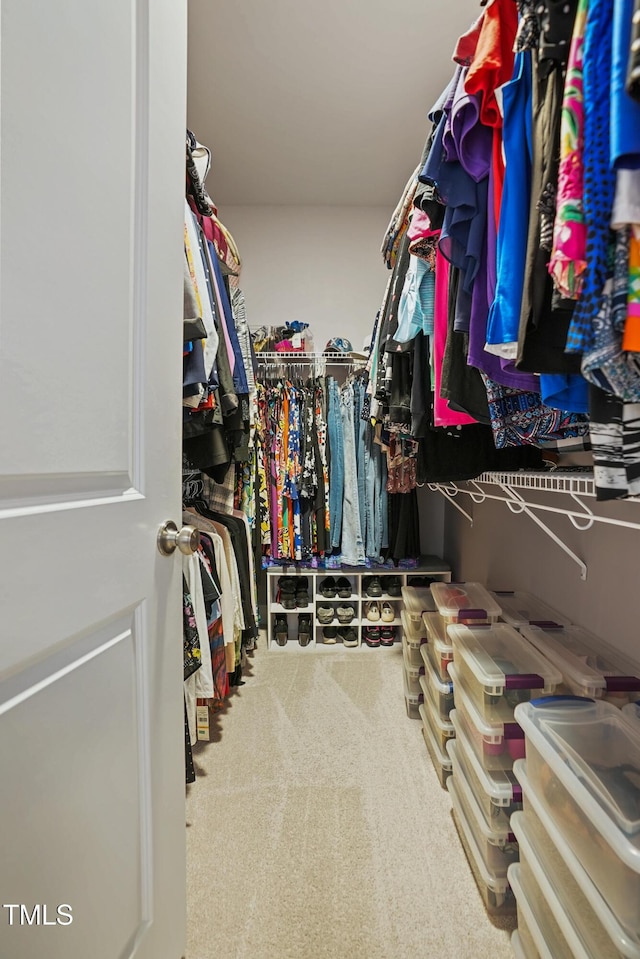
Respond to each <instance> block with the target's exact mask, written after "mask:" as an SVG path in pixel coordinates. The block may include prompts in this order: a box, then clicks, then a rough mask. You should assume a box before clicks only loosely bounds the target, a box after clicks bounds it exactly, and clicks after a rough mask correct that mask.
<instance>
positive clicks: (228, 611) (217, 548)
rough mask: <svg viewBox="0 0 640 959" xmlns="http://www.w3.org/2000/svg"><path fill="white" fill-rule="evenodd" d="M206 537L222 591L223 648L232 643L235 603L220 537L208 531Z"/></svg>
mask: <svg viewBox="0 0 640 959" xmlns="http://www.w3.org/2000/svg"><path fill="white" fill-rule="evenodd" d="M207 536H210V537H211V539H212V541H213V551H214V553H215V557H216V569H217V572H218V579H219V580H220V589H221V590H222V596H221V597H220V607H221V609H222V635H223V637H224V644H225V646H229V645H231V643H233V626H234V619H235V612H234V611H235V602H234V599H233V589H232V587H231V577H230V575H229V567H228V566H227V557H226V554H225V551H224V544H223V542H222V537H221V536H220V535H219V534H218V533H210V532H209V531H208V530H207Z"/></svg>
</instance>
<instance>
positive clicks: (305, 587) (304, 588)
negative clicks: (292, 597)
mask: <svg viewBox="0 0 640 959" xmlns="http://www.w3.org/2000/svg"><path fill="white" fill-rule="evenodd" d="M308 605H309V580H308V579H307V577H306V576H300V577H298V579H297V580H296V606H297V607H298V609H306V608H307V606H308Z"/></svg>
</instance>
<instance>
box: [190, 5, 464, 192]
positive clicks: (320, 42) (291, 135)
mask: <svg viewBox="0 0 640 959" xmlns="http://www.w3.org/2000/svg"><path fill="white" fill-rule="evenodd" d="M479 12H480V7H479V0H313V2H312V0H189V87H188V90H189V95H188V123H189V127H190V128H191V129H192V130H193V131H194V132H195V134H196V135H197V137H198V139H199V140H200V141H201V142H203V143H206V144H207V146H209V147H210V148H211V150H212V152H213V165H212V172H211V173H210V175H209V178H208V180H207V186H208V188H209V190H210V192H211V193H212V195H213V197H214V200H215V202H216V203H218V204H219V205H221V206H223V205H227V206H228V205H230V204H234V205H235V204H284V205H290V204H295V205H298V204H304V205H315V204H321V205H325V204H339V205H356V206H362V205H365V206H377V205H385V206H389V205H392V206H393V205H395V203H396V202H397V200H398V198H399V196H400V193H401V190H402V188H403V186H404V184H405V182H406V180H407V178H408V176H409V175H410V173H411V172H412V170H413V169H414V167H415V165H416V164H417V162H418V160H419V159H420V153H421V150H422V146H423V144H424V140H425V137H426V134H427V130H428V121H427V120H426V113H427V110H428V109H429V107H430V106H431V104H432V103H433V101H434V100H435V99H436V97H437V96H438V94H439V93H440V91H441V90H442V88H443V87H444V85H445V84H446V82H447V81H448V79H449V78H450V76H451V74H452V71H453V64H452V62H451V53H452V50H453V46H454V44H455V41H456V39H457V37H458V36H459V35H460V33H462V32H464V31H465V30H466V29H467V27H468V26H469V25H470V23H471V22H472V20H474V19H475V18H476V17H477V16H478V14H479Z"/></svg>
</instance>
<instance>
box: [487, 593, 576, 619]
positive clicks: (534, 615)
mask: <svg viewBox="0 0 640 959" xmlns="http://www.w3.org/2000/svg"><path fill="white" fill-rule="evenodd" d="M491 595H492V596H495V598H496V602H497V603H499V604H500V606H501V608H502V613H501V615H500V619H502V620H503V622H505V623H507V624H508V625H509V626H513V628H514V629H520V628H521V627H522V626H529V625H532V626H569V625H570V624H571V620H569V619H567V617H566V616H563V615H562V613H559V612H558V611H557V609H554V608H553V606H547V604H546V603H543V601H542V600H541V599H538V597H537V596H533V595H532V594H531V593H525V592H524V591H521V590H502V589H494V590H491Z"/></svg>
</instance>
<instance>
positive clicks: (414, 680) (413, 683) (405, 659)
mask: <svg viewBox="0 0 640 959" xmlns="http://www.w3.org/2000/svg"><path fill="white" fill-rule="evenodd" d="M413 658H414V659H416V658H417V657H413ZM402 664H403V666H404V674H405V676H406V677H407V681H408V683H409V689H411V690H413V691H414V692H419V691H420V690H419V684H420V677H421V676H423V675H424V661H423V659H422V657H420V663H419V665H417V666H416V665H414V664H413V663H412V662H411V657H410V656H409V654H408V648H407V647H406V646H403V649H402Z"/></svg>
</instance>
